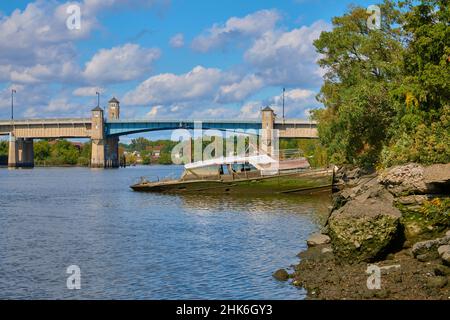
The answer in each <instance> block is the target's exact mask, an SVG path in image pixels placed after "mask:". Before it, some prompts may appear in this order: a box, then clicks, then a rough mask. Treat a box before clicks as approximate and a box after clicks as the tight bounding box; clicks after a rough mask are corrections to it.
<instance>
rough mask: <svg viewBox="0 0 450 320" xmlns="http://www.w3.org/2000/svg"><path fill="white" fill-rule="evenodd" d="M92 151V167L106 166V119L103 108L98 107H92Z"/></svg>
mask: <svg viewBox="0 0 450 320" xmlns="http://www.w3.org/2000/svg"><path fill="white" fill-rule="evenodd" d="M91 130H92V132H91V141H92V153H91V167H92V168H104V167H105V120H104V118H103V109H102V108H100V107H96V108H94V109H92V129H91Z"/></svg>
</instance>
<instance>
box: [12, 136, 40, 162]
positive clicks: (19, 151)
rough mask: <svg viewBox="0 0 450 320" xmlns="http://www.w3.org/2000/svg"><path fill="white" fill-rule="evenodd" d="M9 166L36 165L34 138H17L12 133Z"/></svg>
mask: <svg viewBox="0 0 450 320" xmlns="http://www.w3.org/2000/svg"><path fill="white" fill-rule="evenodd" d="M8 167H10V168H33V167H34V143H33V139H23V138H16V137H15V136H14V135H13V134H12V133H11V134H10V138H9V153H8Z"/></svg>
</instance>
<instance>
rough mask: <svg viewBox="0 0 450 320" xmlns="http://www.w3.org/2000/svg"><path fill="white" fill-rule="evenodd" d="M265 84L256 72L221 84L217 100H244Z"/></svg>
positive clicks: (221, 101) (226, 101) (225, 101)
mask: <svg viewBox="0 0 450 320" xmlns="http://www.w3.org/2000/svg"><path fill="white" fill-rule="evenodd" d="M263 86H264V81H263V79H261V78H260V77H258V76H256V75H254V74H251V75H247V76H245V77H244V78H243V79H241V80H240V81H238V82H234V83H231V84H228V85H223V86H221V87H220V89H219V92H218V94H217V96H216V99H215V101H217V102H220V103H229V102H238V101H242V100H244V99H246V98H247V97H248V96H250V95H251V94H253V93H255V92H256V91H258V90H259V89H261V88H262V87H263Z"/></svg>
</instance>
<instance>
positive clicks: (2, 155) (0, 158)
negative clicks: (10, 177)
mask: <svg viewBox="0 0 450 320" xmlns="http://www.w3.org/2000/svg"><path fill="white" fill-rule="evenodd" d="M7 164H8V142H7V141H0V165H7Z"/></svg>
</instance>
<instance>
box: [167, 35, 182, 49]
mask: <svg viewBox="0 0 450 320" xmlns="http://www.w3.org/2000/svg"><path fill="white" fill-rule="evenodd" d="M169 44H170V46H171V47H172V48H181V47H184V35H183V34H182V33H178V34H176V35H174V36H173V37H172V38H171V39H170V42H169Z"/></svg>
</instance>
